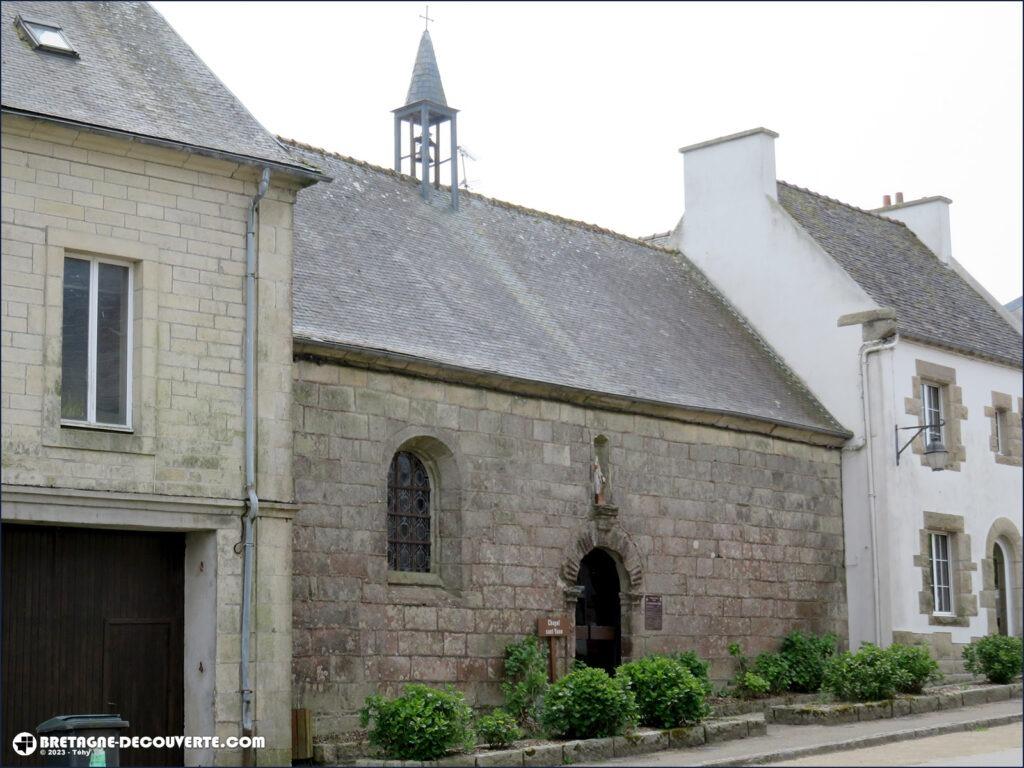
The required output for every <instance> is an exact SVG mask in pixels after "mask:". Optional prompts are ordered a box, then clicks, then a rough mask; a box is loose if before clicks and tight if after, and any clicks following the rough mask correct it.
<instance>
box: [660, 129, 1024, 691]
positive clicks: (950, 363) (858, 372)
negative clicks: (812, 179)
mask: <svg viewBox="0 0 1024 768" xmlns="http://www.w3.org/2000/svg"><path fill="white" fill-rule="evenodd" d="M776 138H777V134H775V133H773V132H772V131H769V130H767V129H764V128H757V129H754V130H751V131H745V132H743V133H739V134H735V135H733V136H726V137H723V138H720V139H714V140H711V141H707V142H703V143H700V144H695V145H692V146H689V147H684V148H683V149H682V150H680V151H681V152H682V153H683V155H684V158H685V195H686V210H685V215H684V216H683V218H682V220H681V221H680V224H679V226H678V227H677V228H676V230H675V231H674V232H672V233H670V234H668V235H665V236H659V237H658V239H659V240H661V241H662V242H665V244H671V245H674V246H676V247H678V248H679V249H680V250H681V251H682V252H683V253H685V254H686V256H688V257H689V258H690V259H691V260H692V261H693V262H695V263H696V264H697V265H698V266H699V267H700V268H701V269H702V270H703V271H704V273H705V274H706V275H707V276H708V278H709V279H710V280H711V281H712V282H713V283H714V284H715V285H716V286H717V287H718V288H719V290H721V291H722V293H723V294H725V296H726V297H727V298H728V299H729V300H730V301H731V302H732V304H733V305H734V306H736V307H737V308H738V309H739V311H740V312H741V313H742V314H743V315H744V316H745V317H746V318H747V319H748V320H749V321H750V322H751V324H752V325H753V326H754V327H755V328H756V329H757V330H758V331H759V332H760V333H761V335H762V336H763V337H764V338H765V339H766V341H767V342H768V343H769V344H770V345H771V346H772V347H774V348H775V350H776V351H777V352H778V353H779V354H780V355H781V356H782V357H783V358H784V359H785V361H786V363H787V364H788V365H789V366H790V367H791V368H792V369H793V370H795V371H796V373H797V374H798V375H799V376H800V377H801V378H802V379H803V380H804V381H805V382H806V383H807V384H808V385H809V387H810V388H811V390H812V391H813V392H814V393H815V394H816V395H817V396H818V397H819V398H820V399H821V401H822V402H823V403H824V404H825V406H826V407H827V408H828V409H829V410H830V411H831V412H832V413H833V414H834V415H835V416H836V417H837V418H838V419H839V420H840V421H841V422H842V423H843V424H844V425H845V426H846V427H847V428H849V429H850V430H851V431H852V432H853V433H854V437H853V439H851V440H850V442H849V444H848V446H847V448H846V449H845V450H844V458H843V506H844V518H845V533H846V579H847V598H848V604H849V612H850V616H849V620H850V644H851V646H852V647H856V646H858V645H859V644H861V643H862V642H865V641H867V642H874V643H878V644H882V645H885V644H888V643H890V642H893V641H904V642H926V643H928V644H929V645H930V646H931V648H932V650H933V653H934V655H935V656H936V657H937V658H939V659H940V660H941V661H944V662H945V663H944V664H943V666H944V667H945V668H946V669H947V671H956V670H957V669H959V664H958V662H959V659H960V646H962V645H964V644H966V643H968V642H970V640H971V639H972V638H976V637H979V636H981V635H985V634H990V633H995V632H1003V633H1010V634H1015V635H1019V634H1020V633H1021V615H1022V610H1021V594H1022V592H1021V584H1020V573H1021V527H1022V525H1021V507H1022V491H1021V486H1022V483H1021V480H1022V471H1021V411H1022V392H1021V341H1022V340H1021V330H1020V329H1021V326H1020V321H1019V320H1017V319H1016V318H1015V317H1013V316H1012V315H1011V314H1010V313H1008V312H1007V311H1006V310H1005V309H1004V308H1003V307H1002V306H1001V305H1000V304H999V303H998V302H997V301H996V300H995V299H994V298H993V297H992V296H991V295H989V294H988V293H987V292H986V291H985V290H984V289H983V288H981V286H979V285H978V284H977V283H976V282H975V281H974V280H973V279H972V278H971V277H970V275H969V274H967V272H966V271H965V270H964V269H963V268H962V267H961V266H960V265H959V264H958V263H957V262H956V261H955V260H954V259H953V257H952V254H951V252H950V251H951V249H950V237H949V205H950V201H949V200H948V199H946V198H942V197H931V198H925V199H923V200H916V201H910V202H906V203H904V202H902V200H901V199H900V200H899V202H897V204H895V205H891V206H889V207H886V208H884V209H881V210H878V211H865V210H861V209H859V208H855V207H853V206H849V205H846V204H844V203H841V202H839V201H837V200H833V199H831V198H827V197H824V196H822V195H819V194H816V193H814V192H810V191H808V190H805V189H801V188H799V187H796V186H793V185H790V184H786V183H784V182H780V181H777V179H776V176H775V149H774V145H775V139H776ZM666 241H667V242H666ZM752 385H756V382H752ZM940 423H941V426H938V427H933V428H928V429H925V430H923V431H922V432H920V433H919V432H918V430H919V428H920V427H921V426H923V425H926V424H935V425H938V424H940ZM897 427H898V428H900V429H899V430H897ZM908 427H911V429H906V428H908ZM915 435H916V437H915ZM908 441H909V443H910V444H909V446H908V447H907V448H906V449H905V450H903V452H902V453H901V454H900V455H899V456H897V451H898V449H899V448H900V447H902V446H903V445H904V444H905V443H907V442H908ZM939 442H941V443H942V446H939V445H937V443H939ZM933 444H935V445H933ZM940 447H945V448H946V451H947V452H946V454H945V455H943V454H942V453H941V452H936V451H935V450H934V449H937V448H940ZM926 449H927V450H926ZM928 454H930V455H928ZM930 464H936V465H940V466H941V465H943V464H944V465H945V467H944V470H943V471H933V470H932V469H931V467H930V466H929V465H930Z"/></svg>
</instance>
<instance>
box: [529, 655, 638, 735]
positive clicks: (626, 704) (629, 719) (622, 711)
mask: <svg viewBox="0 0 1024 768" xmlns="http://www.w3.org/2000/svg"><path fill="white" fill-rule="evenodd" d="M637 717H638V711H637V706H636V698H635V697H634V696H633V692H632V691H630V690H629V687H628V686H627V685H625V684H624V680H619V679H616V678H611V677H609V676H608V673H607V672H605V671H604V670H603V669H596V668H594V667H576V668H574V669H573V670H572V671H571V672H570V673H569V674H568V675H566V676H565V677H563V678H562V679H561V680H558V681H557V682H555V683H554V684H553V685H552V686H551V687H550V688H548V692H547V694H545V696H544V704H543V708H542V710H541V723H542V724H543V725H544V728H545V730H547V732H548V733H549V734H550V735H551V736H554V737H561V738H566V739H592V738H597V737H602V736H616V735H618V734H620V733H622V731H623V730H624V729H626V728H627V727H629V726H632V725H634V724H635V723H636V721H637Z"/></svg>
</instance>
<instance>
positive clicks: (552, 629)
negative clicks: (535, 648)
mask: <svg viewBox="0 0 1024 768" xmlns="http://www.w3.org/2000/svg"><path fill="white" fill-rule="evenodd" d="M572 631H573V627H572V625H571V624H569V619H568V618H566V617H565V616H558V617H556V618H553V619H552V618H548V617H547V616H541V617H540V618H539V619H537V634H538V635H539V636H540V637H565V636H567V635H571V634H572Z"/></svg>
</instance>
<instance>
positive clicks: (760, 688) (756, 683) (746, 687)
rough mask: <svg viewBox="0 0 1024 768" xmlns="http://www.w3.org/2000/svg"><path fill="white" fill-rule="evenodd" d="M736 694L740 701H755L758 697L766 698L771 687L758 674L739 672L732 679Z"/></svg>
mask: <svg viewBox="0 0 1024 768" xmlns="http://www.w3.org/2000/svg"><path fill="white" fill-rule="evenodd" d="M733 685H734V686H735V691H736V694H737V695H738V696H739V697H740V698H741V699H756V698H757V697H758V696H767V695H768V693H769V691H771V689H772V687H771V685H770V684H769V683H768V681H767V680H765V679H764V678H763V677H761V676H760V675H758V674H755V673H754V672H741V673H739V674H738V675H736V677H735V678H733Z"/></svg>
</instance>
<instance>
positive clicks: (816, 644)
mask: <svg viewBox="0 0 1024 768" xmlns="http://www.w3.org/2000/svg"><path fill="white" fill-rule="evenodd" d="M835 653H836V636H835V635H833V634H827V635H809V634H804V633H803V632H800V631H799V630H795V631H793V632H790V633H789V634H788V635H786V636H785V637H784V638H783V639H782V645H781V646H780V647H779V654H780V655H781V656H782V658H783V659H785V661H786V666H787V667H788V668H789V687H790V689H792V690H794V691H799V692H801V693H815V692H817V691H819V690H820V689H821V680H822V677H823V676H824V674H825V665H826V664H827V663H828V660H829V659H830V658H832V657H833V656H834V655H835Z"/></svg>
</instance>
